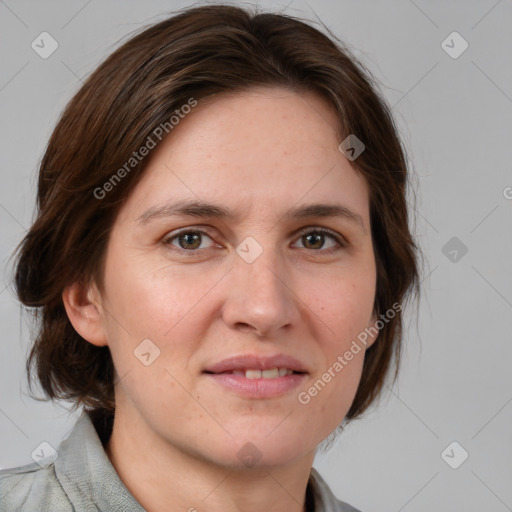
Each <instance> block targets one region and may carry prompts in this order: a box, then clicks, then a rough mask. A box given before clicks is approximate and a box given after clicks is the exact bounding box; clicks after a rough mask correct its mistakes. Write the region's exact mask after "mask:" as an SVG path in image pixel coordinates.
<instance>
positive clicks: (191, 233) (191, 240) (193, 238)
mask: <svg viewBox="0 0 512 512" xmlns="http://www.w3.org/2000/svg"><path fill="white" fill-rule="evenodd" d="M204 237H206V238H209V239H210V240H211V238H210V237H209V236H208V234H207V233H205V232H204V231H201V230H187V231H181V232H179V233H175V234H174V235H172V236H168V237H166V238H164V239H163V243H164V244H165V245H172V246H173V247H176V248H177V249H178V250H181V251H185V252H196V249H207V248H208V247H204V246H202V245H203V244H202V241H203V238H204ZM174 240H176V242H177V244H178V245H176V244H175V243H173V242H174Z"/></svg>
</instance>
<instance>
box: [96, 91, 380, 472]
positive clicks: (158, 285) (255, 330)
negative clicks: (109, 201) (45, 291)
mask: <svg viewBox="0 0 512 512" xmlns="http://www.w3.org/2000/svg"><path fill="white" fill-rule="evenodd" d="M336 123H337V121H336V117H335V115H334V113H333V112H332V111H331V110H330V109H329V107H328V106H327V104H325V103H324V101H323V100H322V99H320V98H319V97H317V96H315V95H313V94H302V95H298V94H296V93H294V92H291V91H288V90H284V89H278V88H265V89H254V90H252V91H250V92H245V93H237V94H235V95H231V96H226V97H223V98H221V99H219V98H217V99H216V100H215V101H212V102H201V101H199V103H198V106H197V107H196V108H195V109H193V110H192V112H191V113H190V114H188V116H187V117H185V118H184V119H182V120H181V121H180V124H179V125H177V126H176V127H175V128H174V129H173V131H172V134H171V136H170V137H168V138H167V139H166V140H164V142H163V143H162V145H161V146H159V147H158V148H157V149H155V150H154V153H153V154H152V155H151V161H150V162H149V166H148V167H147V170H146V172H145V174H144V176H143V178H142V180H141V181H140V182H139V184H138V185H137V186H136V188H135V189H134V191H133V193H132V194H131V196H130V197H129V199H128V200H127V201H126V202H125V204H124V205H123V207H122V209H121V211H120V213H119V215H118V217H117V219H116V221H115V224H114V226H113V229H112V231H111V236H110V240H109V245H108V249H107V255H106V261H105V275H104V293H103V294H102V296H101V298H100V304H101V306H102V308H100V310H101V311H102V315H103V316H102V329H103V332H104V335H105V342H106V343H108V345H109V347H110V350H111V353H112V357H113V361H114V365H115V368H116V373H117V378H116V381H117V385H116V404H117V410H116V415H118V416H119V417H123V418H124V419H125V420H126V421H129V422H130V425H137V429H138V430H137V435H147V436H150V437H151V438H152V439H153V440H157V441H158V442H162V441H163V442H164V443H165V445H167V446H172V447H174V448H176V449H178V450H180V451H181V452H184V453H187V454H188V455H192V456H194V457H199V458H200V459H201V460H208V461H210V462H213V463H215V464H221V465H225V466H240V464H242V463H246V464H247V462H248V461H249V462H250V464H255V465H265V466H275V465H283V464H288V463H291V462H292V461H297V460H298V459H299V458H301V457H304V456H306V455H311V454H312V453H313V452H314V450H315V448H316V446H317V445H318V444H319V443H320V442H321V441H322V440H323V439H325V437H327V436H328V435H329V433H331V432H332V431H333V430H334V429H335V428H336V427H337V426H338V425H339V424H340V423H341V421H342V420H343V418H344V417H345V415H346V413H347V411H348V409H349V408H350V405H351V403H352V401H353V398H354V395H355V392H356V390H357V386H358V383H359V380H360V376H361V369H362V364H363V358H364V346H363V350H360V351H359V352H357V353H355V352H356V351H355V350H352V358H350V360H347V358H344V354H345V353H346V352H347V351H350V350H351V346H352V347H353V341H354V340H356V339H357V336H358V334H359V333H361V332H362V331H364V329H365V328H366V327H368V326H369V325H370V324H371V322H372V309H373V308H372V306H373V302H374V296H375V284H376V268H375V261H374V254H373V247H372V239H371V232H370V219H369V199H368V190H367V186H366V184H365V182H364V180H363V179H362V178H361V177H360V176H359V175H357V174H356V173H355V172H354V170H353V169H352V167H351V165H350V162H349V161H348V160H347V159H346V158H345V156H344V155H343V154H342V153H341V152H340V150H339V149H338V145H339V144H340V142H341V141H340V140H338V138H337V136H336V130H335V127H336ZM148 158H149V157H148ZM189 203H191V204H190V205H189ZM192 203H193V204H192ZM187 205H188V206H187ZM201 205H203V206H202V207H201ZM205 205H206V206H205ZM312 205H317V206H315V207H312ZM318 205H327V206H329V208H331V209H329V208H326V207H319V206H318ZM308 207H309V210H308V209H307V208H308ZM333 207H334V208H333ZM336 208H338V209H339V210H338V214H337V215H334V214H332V212H333V211H334V210H335V209H336ZM339 212H341V213H339ZM347 212H349V213H347ZM350 212H351V213H350ZM343 213H345V214H343ZM360 345H361V344H360ZM244 357H247V358H253V359H245V360H244ZM339 357H341V358H343V360H344V361H345V364H343V365H342V369H341V370H339V366H336V365H335V363H336V362H337V361H338V363H339V364H341V363H340V359H339ZM270 358H277V359H270ZM287 358H288V359H287ZM224 363H225V364H224ZM334 367H336V368H338V371H336V370H334V369H333V368H334ZM273 368H285V369H286V368H288V369H289V370H290V369H291V370H295V371H298V370H300V372H301V373H293V374H291V375H285V376H283V374H284V370H281V376H278V374H279V370H278V371H277V372H276V371H275V370H274V371H272V369H273ZM262 369H263V370H267V371H266V372H265V373H264V374H261V376H260V375H259V374H258V373H257V372H256V373H254V372H248V373H245V370H260V371H261V370H262ZM329 369H330V372H329ZM233 372H235V373H233ZM326 372H327V373H329V374H330V376H331V378H330V379H329V381H328V382H326V381H327V380H328V379H327V378H326V377H325V374H326ZM287 373H289V372H287ZM322 376H324V377H322ZM319 380H320V381H321V383H320V384H319V383H318V381H319ZM315 383H316V388H315V389H316V393H315V391H314V390H313V391H311V388H312V387H314V386H315ZM322 384H323V385H322Z"/></svg>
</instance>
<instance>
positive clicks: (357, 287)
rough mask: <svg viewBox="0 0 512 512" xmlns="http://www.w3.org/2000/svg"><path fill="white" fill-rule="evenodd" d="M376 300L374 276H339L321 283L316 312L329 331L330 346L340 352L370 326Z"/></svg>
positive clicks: (316, 299) (315, 302)
mask: <svg viewBox="0 0 512 512" xmlns="http://www.w3.org/2000/svg"><path fill="white" fill-rule="evenodd" d="M374 298H375V281H374V278H373V275H371V274H370V275H366V276H361V275H358V274H357V273H353V274H352V275H350V276H338V277H336V278H333V279H330V280H328V281H326V282H324V286H323V287H322V290H320V291H319V292H318V293H317V295H316V297H315V300H314V304H315V310H316V311H318V315H319V317H320V318H321V319H322V320H323V321H324V323H325V324H326V326H327V327H329V329H328V330H327V332H328V333H329V334H330V336H329V339H330V343H329V344H330V345H333V348H336V349H337V350H340V349H341V348H343V345H344V344H345V343H346V342H348V344H350V341H351V340H352V339H353V338H355V337H357V335H358V334H359V333H360V332H361V331H363V330H364V329H365V328H366V327H368V325H369V321H370V319H371V315H372V311H373V303H374Z"/></svg>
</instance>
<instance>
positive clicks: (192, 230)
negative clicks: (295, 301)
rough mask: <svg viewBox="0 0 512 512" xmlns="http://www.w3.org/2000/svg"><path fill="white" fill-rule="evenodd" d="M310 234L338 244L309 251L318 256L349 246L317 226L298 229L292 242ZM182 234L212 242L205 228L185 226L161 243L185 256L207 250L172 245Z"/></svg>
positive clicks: (164, 238)
mask: <svg viewBox="0 0 512 512" xmlns="http://www.w3.org/2000/svg"><path fill="white" fill-rule="evenodd" d="M311 232H317V233H322V234H325V235H328V236H330V237H331V238H333V239H334V241H335V242H336V243H337V244H338V247H333V248H331V249H318V250H315V249H309V250H310V251H312V252H318V253H319V254H330V253H333V252H336V251H337V250H341V249H343V248H347V247H348V246H349V243H348V241H347V240H346V238H345V237H344V236H343V235H341V234H340V233H338V232H336V231H333V230H332V229H330V228H326V227H323V226H319V225H309V226H304V227H302V228H300V229H299V230H297V231H295V232H294V234H293V236H294V240H295V239H296V238H300V237H301V236H303V235H304V234H306V233H311ZM183 233H199V234H200V235H206V236H207V237H208V238H210V239H211V240H212V241H214V240H213V236H212V235H211V234H210V233H209V229H208V227H207V226H200V227H197V226H186V227H184V228H180V229H177V230H174V231H171V232H170V233H168V234H167V235H165V236H164V237H163V238H162V243H163V244H164V245H167V246H171V247H172V248H173V249H175V250H176V251H178V252H181V253H186V254H187V255H194V254H198V253H199V252H202V251H204V250H207V249H194V250H187V249H182V248H181V247H177V246H175V245H172V244H171V241H172V240H174V239H175V238H177V237H179V236H180V235H181V234H183ZM306 250H308V249H306Z"/></svg>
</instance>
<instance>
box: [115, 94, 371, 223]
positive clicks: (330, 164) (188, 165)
mask: <svg viewBox="0 0 512 512" xmlns="http://www.w3.org/2000/svg"><path fill="white" fill-rule="evenodd" d="M337 128H338V119H337V116H336V113H335V112H334V111H333V110H332V109H331V108H330V107H329V105H328V103H327V102H326V101H325V100H324V99H323V98H321V97H319V96H317V95H315V94H313V93H302V92H301V93H295V92H293V91H289V90H286V89H281V88H261V89H254V90H250V91H246V92H240V93H236V94H230V95H223V96H221V97H219V98H215V99H212V98H208V99H207V100H206V101H203V102H201V101H199V102H198V105H197V107H195V109H194V110H193V111H192V112H191V113H190V114H189V115H187V116H186V117H185V118H184V119H182V120H181V121H180V123H179V124H178V125H177V126H176V127H175V128H174V129H173V131H172V132H171V134H170V135H169V136H168V137H167V138H166V139H164V141H163V142H162V143H161V144H160V146H159V147H158V148H157V149H155V150H154V152H153V153H152V154H151V160H150V161H149V163H148V166H147V168H146V170H145V173H144V176H143V178H142V180H141V181H140V182H139V183H138V185H137V186H136V188H135V190H134V191H133V193H132V196H131V198H129V200H128V204H127V205H125V206H126V208H128V209H130V210H134V211H135V210H136V211H137V212H139V214H140V212H141V211H142V210H144V209H145V208H148V207H151V206H154V205H156V204H162V203H164V202H169V201H172V200H182V199H193V200H200V201H205V202H210V203H217V204H219V203H220V204H225V205H226V206H228V207H229V208H232V209H237V210H240V211H244V212H246V213H248V212H249V210H250V211H254V212H256V213H258V214H259V215H261V214H264V213H267V214H268V213H269V211H270V210H273V211H274V212H276V211H278V210H279V209H280V208H281V207H284V206H286V207H290V206H292V205H293V204H297V203H298V202H301V201H302V202H305V201H306V200H308V199H309V200H311V201H315V202H319V201H330V202H333V201H338V202H339V201H340V200H342V201H343V204H345V205H346V206H347V207H352V208H353V209H358V208H359V209H360V210H361V208H362V209H363V210H365V206H366V205H367V188H366V183H365V181H364V178H363V177H362V176H361V175H360V174H358V173H356V172H355V171H354V169H353V168H352V166H351V164H350V162H349V161H348V160H347V159H346V158H345V157H344V156H343V155H342V154H341V152H340V151H339V149H338V145H339V143H340V140H339V135H338V129H337ZM249 205H250V208H249ZM269 209H270V210H269ZM361 215H362V216H364V213H363V212H362V211H361Z"/></svg>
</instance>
